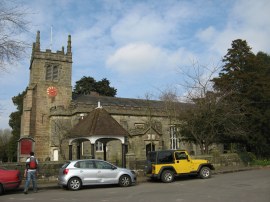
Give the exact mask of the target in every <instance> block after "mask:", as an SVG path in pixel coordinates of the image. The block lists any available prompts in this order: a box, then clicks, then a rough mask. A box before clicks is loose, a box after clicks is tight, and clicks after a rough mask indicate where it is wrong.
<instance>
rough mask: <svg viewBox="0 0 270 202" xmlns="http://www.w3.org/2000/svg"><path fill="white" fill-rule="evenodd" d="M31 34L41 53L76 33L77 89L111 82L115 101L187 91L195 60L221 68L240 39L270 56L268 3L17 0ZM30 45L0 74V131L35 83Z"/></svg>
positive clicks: (25, 36)
mask: <svg viewBox="0 0 270 202" xmlns="http://www.w3.org/2000/svg"><path fill="white" fill-rule="evenodd" d="M12 2H15V4H18V5H19V6H20V7H21V8H22V9H23V10H25V12H26V13H27V15H26V20H27V21H29V31H27V32H26V33H23V34H21V35H19V36H18V37H19V38H21V39H23V40H26V41H28V42H29V43H30V44H32V43H33V42H34V41H35V38H36V33H37V31H38V30H39V31H40V37H41V49H42V50H43V51H45V50H46V49H52V51H53V52H56V51H57V50H61V48H62V46H64V47H65V50H66V46H67V40H68V35H71V40H72V53H73V66H72V68H73V70H72V85H73V87H74V84H75V82H76V81H78V80H80V79H81V78H82V77H83V76H91V77H93V78H95V79H96V80H97V81H99V80H101V79H103V78H107V79H108V80H109V81H110V82H111V86H112V87H114V88H116V89H117V95H116V96H117V97H123V98H142V99H144V98H146V96H147V97H149V95H150V98H151V99H158V98H159V96H160V94H161V93H162V92H166V91H167V90H168V89H172V90H173V91H174V92H176V93H177V94H178V95H179V96H181V95H183V94H184V93H185V90H183V88H182V85H180V84H181V81H183V74H181V69H184V68H185V69H186V68H189V67H191V66H192V65H193V64H194V62H196V63H198V64H200V65H201V66H215V65H219V64H220V62H221V59H222V57H224V56H225V55H226V53H227V50H228V49H229V48H230V47H231V43H232V41H233V40H235V39H242V40H246V41H247V43H248V45H249V46H250V47H251V48H252V51H253V52H254V53H257V52H258V51H263V52H265V53H268V54H269V53H270V40H269V36H270V1H269V0H225V1H224V0H46V1H44V0H31V1H29V0H13V1H12ZM30 57H31V48H29V50H28V51H27V53H26V54H25V56H24V57H23V58H22V59H21V60H20V61H18V63H17V64H16V65H13V66H10V67H9V68H8V69H9V71H8V72H0V84H1V88H0V106H1V107H0V129H4V128H8V127H9V125H8V120H9V115H10V113H12V112H14V111H16V108H15V106H14V105H13V103H12V97H13V96H17V95H18V94H19V93H21V92H22V91H23V90H25V88H26V87H27V85H28V83H29V73H30V72H29V61H30Z"/></svg>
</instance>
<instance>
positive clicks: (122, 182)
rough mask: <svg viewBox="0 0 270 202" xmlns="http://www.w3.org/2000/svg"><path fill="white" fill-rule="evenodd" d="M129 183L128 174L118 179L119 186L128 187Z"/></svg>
mask: <svg viewBox="0 0 270 202" xmlns="http://www.w3.org/2000/svg"><path fill="white" fill-rule="evenodd" d="M130 185H131V178H130V177H129V176H128V175H122V176H121V177H120V179H119V186H120V187H128V186H130Z"/></svg>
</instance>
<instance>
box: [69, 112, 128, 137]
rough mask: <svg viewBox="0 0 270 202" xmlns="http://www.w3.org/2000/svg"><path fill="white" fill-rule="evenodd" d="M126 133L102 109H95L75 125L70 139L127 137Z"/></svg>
mask: <svg viewBox="0 0 270 202" xmlns="http://www.w3.org/2000/svg"><path fill="white" fill-rule="evenodd" d="M127 135H128V132H127V131H126V130H125V129H124V128H123V127H122V126H121V125H120V124H119V123H118V122H117V121H116V120H115V119H114V118H113V117H112V116H111V115H110V114H109V113H108V112H107V111H106V110H105V109H104V108H96V109H94V110H93V111H91V112H90V113H89V114H88V115H87V116H85V117H84V118H83V119H82V120H80V121H79V123H78V124H77V125H75V126H74V127H73V128H72V129H71V131H70V133H69V135H68V136H69V137H70V138H75V137H89V136H105V137H106V136H118V137H119V136H127Z"/></svg>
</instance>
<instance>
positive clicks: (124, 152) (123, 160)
mask: <svg viewBox="0 0 270 202" xmlns="http://www.w3.org/2000/svg"><path fill="white" fill-rule="evenodd" d="M125 167H126V145H125V144H122V168H125Z"/></svg>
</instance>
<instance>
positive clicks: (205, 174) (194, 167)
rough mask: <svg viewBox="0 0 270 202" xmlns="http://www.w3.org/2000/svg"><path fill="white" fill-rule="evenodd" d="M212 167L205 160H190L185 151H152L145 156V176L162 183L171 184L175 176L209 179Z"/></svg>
mask: <svg viewBox="0 0 270 202" xmlns="http://www.w3.org/2000/svg"><path fill="white" fill-rule="evenodd" d="M211 170H214V166H213V165H212V164H211V163H209V162H208V161H207V160H202V159H191V157H190V156H189V154H188V152H187V151H186V150H163V151H152V152H149V153H148V155H147V166H146V175H147V176H148V177H150V178H153V179H160V180H161V181H162V182H165V183H169V182H172V181H173V180H174V178H175V176H179V175H186V174H188V175H192V174H195V175H198V176H200V177H201V178H202V179H206V178H210V177H211Z"/></svg>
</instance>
